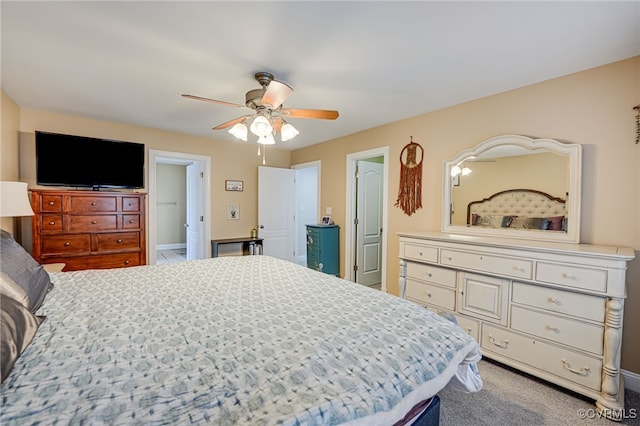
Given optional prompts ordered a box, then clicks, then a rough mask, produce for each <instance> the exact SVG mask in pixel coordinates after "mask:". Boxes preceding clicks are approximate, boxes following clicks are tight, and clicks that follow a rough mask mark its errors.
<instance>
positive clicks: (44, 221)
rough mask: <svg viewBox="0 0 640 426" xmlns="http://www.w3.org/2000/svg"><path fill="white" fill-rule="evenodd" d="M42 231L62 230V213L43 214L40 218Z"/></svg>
mask: <svg viewBox="0 0 640 426" xmlns="http://www.w3.org/2000/svg"><path fill="white" fill-rule="evenodd" d="M40 220H41V223H40V228H41V229H42V231H43V232H44V231H62V215H54V214H43V215H42V217H41V218H40Z"/></svg>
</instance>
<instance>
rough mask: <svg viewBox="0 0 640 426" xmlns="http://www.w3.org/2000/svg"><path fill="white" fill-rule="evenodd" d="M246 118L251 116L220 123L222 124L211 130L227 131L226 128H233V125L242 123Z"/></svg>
mask: <svg viewBox="0 0 640 426" xmlns="http://www.w3.org/2000/svg"><path fill="white" fill-rule="evenodd" d="M247 117H252V116H251V115H243V116H242V117H238V118H234V119H233V120H231V121H227V122H226V123H222V124H219V125H217V126H216V127H214V128H213V130H223V129H227V128H229V127H231V126H233V125H234V124H238V123H240V122H242V121H243V120H244V119H246V118H247Z"/></svg>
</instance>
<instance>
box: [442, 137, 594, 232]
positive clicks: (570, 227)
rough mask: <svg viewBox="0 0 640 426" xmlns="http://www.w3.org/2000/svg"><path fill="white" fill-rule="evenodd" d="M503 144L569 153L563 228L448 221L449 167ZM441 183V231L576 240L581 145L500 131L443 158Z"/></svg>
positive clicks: (579, 195) (449, 207)
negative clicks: (499, 134) (506, 226)
mask: <svg viewBox="0 0 640 426" xmlns="http://www.w3.org/2000/svg"><path fill="white" fill-rule="evenodd" d="M503 145H516V146H519V147H522V148H526V149H528V150H530V151H535V150H544V151H545V152H553V153H556V154H561V155H568V157H569V187H568V191H569V197H568V199H567V201H566V206H567V217H568V218H569V220H568V221H567V231H566V232H554V231H538V230H521V229H508V228H480V227H470V226H467V225H464V226H462V225H453V224H451V216H450V212H451V198H452V197H451V195H452V194H451V191H452V188H453V185H452V181H451V168H452V167H453V166H455V165H456V164H458V163H460V162H462V161H464V160H466V159H468V158H469V157H478V156H480V155H481V154H482V153H484V152H485V151H487V150H489V149H491V148H494V147H498V146H503ZM443 173H444V174H443V179H442V182H443V185H442V232H444V233H449V234H462V235H484V236H490V237H500V238H519V239H526V240H538V241H560V242H568V243H579V242H580V203H581V194H582V145H580V144H575V143H563V142H559V141H557V140H554V139H532V138H529V137H527V136H521V135H502V136H496V137H493V138H491V139H487V140H485V141H484V142H481V143H480V144H478V145H477V146H476V147H474V148H472V149H467V150H464V151H462V152H461V153H460V154H458V155H456V156H455V157H454V158H452V159H451V160H446V161H445V162H444V167H443Z"/></svg>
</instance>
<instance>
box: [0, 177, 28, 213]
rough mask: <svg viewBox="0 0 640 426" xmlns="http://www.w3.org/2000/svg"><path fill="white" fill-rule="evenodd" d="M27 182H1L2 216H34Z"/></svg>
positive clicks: (0, 205) (0, 210)
mask: <svg viewBox="0 0 640 426" xmlns="http://www.w3.org/2000/svg"><path fill="white" fill-rule="evenodd" d="M33 215H34V213H33V209H32V208H31V204H30V203H29V194H28V193H27V184H26V183H25V182H8V181H2V182H0V216H2V217H18V216H33Z"/></svg>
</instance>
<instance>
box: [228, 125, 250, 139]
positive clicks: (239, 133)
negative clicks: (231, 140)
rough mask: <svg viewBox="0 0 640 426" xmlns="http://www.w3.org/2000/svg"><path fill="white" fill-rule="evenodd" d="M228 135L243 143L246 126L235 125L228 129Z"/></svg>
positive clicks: (245, 136)
mask: <svg viewBox="0 0 640 426" xmlns="http://www.w3.org/2000/svg"><path fill="white" fill-rule="evenodd" d="M229 133H231V134H232V135H233V136H235V137H236V138H238V139H241V140H243V141H245V142H246V141H247V126H246V125H245V124H244V123H236V124H235V125H234V126H233V127H232V128H231V129H229Z"/></svg>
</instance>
